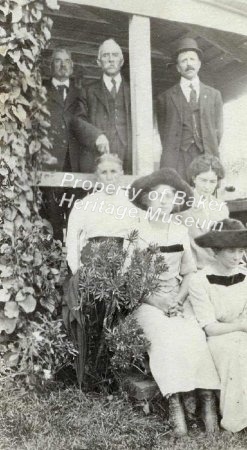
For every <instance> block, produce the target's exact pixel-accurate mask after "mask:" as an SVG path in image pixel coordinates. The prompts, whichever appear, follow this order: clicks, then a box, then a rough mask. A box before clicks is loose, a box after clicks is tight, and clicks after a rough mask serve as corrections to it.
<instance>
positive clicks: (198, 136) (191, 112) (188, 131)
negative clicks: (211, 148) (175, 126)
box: [180, 93, 204, 152]
mask: <svg viewBox="0 0 247 450" xmlns="http://www.w3.org/2000/svg"><path fill="white" fill-rule="evenodd" d="M181 95H182V98H183V101H182V108H183V111H182V117H183V130H182V141H181V146H180V150H183V151H187V150H188V149H189V148H190V147H191V145H196V146H197V147H198V149H199V150H200V151H201V152H204V149H203V142H202V130H201V120H200V104H199V102H197V104H196V106H195V107H194V108H192V106H191V105H190V103H189V102H187V101H186V98H185V96H184V95H183V94H182V93H181Z"/></svg>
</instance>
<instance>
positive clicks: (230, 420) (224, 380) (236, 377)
mask: <svg viewBox="0 0 247 450" xmlns="http://www.w3.org/2000/svg"><path fill="white" fill-rule="evenodd" d="M208 345H209V348H210V351H211V354H212V356H213V359H214V362H215V365H216V368H217V371H218V374H219V377H220V384H221V386H220V412H221V416H222V421H221V425H222V427H223V428H225V429H226V430H228V431H232V432H237V431H240V430H242V429H243V428H245V427H247V334H246V333H244V332H241V331H238V332H234V333H229V334H224V335H221V336H212V337H209V338H208Z"/></svg>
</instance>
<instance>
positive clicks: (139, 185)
mask: <svg viewBox="0 0 247 450" xmlns="http://www.w3.org/2000/svg"><path fill="white" fill-rule="evenodd" d="M159 184H165V185H167V186H171V187H172V188H174V189H175V190H176V191H181V192H184V193H185V197H184V199H183V204H181V206H180V208H179V210H180V211H185V210H186V209H188V208H189V207H188V206H187V205H186V202H187V201H188V199H189V197H193V191H192V189H191V187H190V186H189V184H188V183H186V181H184V180H183V179H182V178H181V177H180V175H179V174H178V173H177V172H176V170H175V169H171V168H168V167H166V168H163V169H160V170H156V171H155V172H153V173H151V174H150V175H146V176H144V177H141V178H138V179H137V180H135V181H134V182H133V183H132V185H131V187H130V190H129V199H130V200H131V199H132V198H134V197H135V196H136V198H134V200H133V201H132V200H131V201H132V203H134V205H136V206H137V207H138V208H141V209H144V210H147V209H148V206H147V205H146V204H144V203H143V196H144V195H146V194H148V193H149V192H151V191H154V190H155V187H156V186H158V185H159ZM136 194H138V195H136Z"/></svg>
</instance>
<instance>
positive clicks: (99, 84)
mask: <svg viewBox="0 0 247 450" xmlns="http://www.w3.org/2000/svg"><path fill="white" fill-rule="evenodd" d="M122 83H123V89H124V99H125V109H126V114H127V130H122V132H124V133H125V135H126V133H127V143H128V145H127V155H126V161H124V169H125V172H126V173H132V130H131V107H130V89H129V85H128V84H127V82H126V81H125V80H122ZM83 99H84V106H85V109H86V110H87V117H88V120H89V122H90V123H91V124H93V125H95V126H96V127H97V128H99V129H101V130H102V131H103V133H104V134H105V135H106V136H107V138H108V139H109V136H108V135H107V129H108V127H109V121H110V119H109V115H110V112H109V108H108V102H107V97H106V92H105V86H104V82H103V79H101V80H98V81H96V82H94V83H93V84H91V85H90V86H89V87H88V88H87V89H86V90H85V92H84V95H83ZM121 140H122V141H123V142H125V141H126V136H122V139H121ZM110 146H111V142H110Z"/></svg>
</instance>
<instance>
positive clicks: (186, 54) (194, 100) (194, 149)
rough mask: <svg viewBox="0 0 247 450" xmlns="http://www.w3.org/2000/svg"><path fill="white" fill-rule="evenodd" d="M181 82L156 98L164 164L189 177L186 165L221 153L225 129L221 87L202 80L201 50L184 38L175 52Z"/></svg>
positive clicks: (194, 43)
mask: <svg viewBox="0 0 247 450" xmlns="http://www.w3.org/2000/svg"><path fill="white" fill-rule="evenodd" d="M175 57H176V63H177V71H178V72H179V73H180V75H181V79H180V82H179V83H178V84H176V85H175V86H173V87H172V88H170V89H168V90H167V91H165V92H163V93H162V94H161V95H160V96H159V97H158V101H157V119H158V127H159V132H160V137H161V142H162V147H163V153H162V156H161V162H160V166H161V167H173V168H174V169H176V170H177V172H178V173H179V174H180V175H181V176H182V177H183V178H184V179H185V180H186V179H187V174H186V172H187V168H188V166H189V165H190V163H191V161H192V160H193V159H194V158H195V157H197V156H198V155H200V154H203V153H208V154H212V155H215V156H219V144H220V141H221V138H222V133H223V104H222V98H221V94H220V92H219V91H217V90H216V89H214V88H212V87H210V86H207V85H205V84H204V83H202V82H201V81H200V80H199V77H198V72H199V70H200V67H201V58H202V51H201V50H200V49H199V47H198V45H197V42H196V41H195V40H194V39H191V38H184V39H182V40H181V41H180V44H179V46H178V48H177V51H176V53H175Z"/></svg>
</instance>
